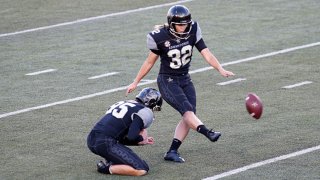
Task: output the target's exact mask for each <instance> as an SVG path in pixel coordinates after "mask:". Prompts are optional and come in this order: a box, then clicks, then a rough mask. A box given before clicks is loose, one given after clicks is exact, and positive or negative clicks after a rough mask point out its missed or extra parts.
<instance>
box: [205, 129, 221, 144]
mask: <svg viewBox="0 0 320 180" xmlns="http://www.w3.org/2000/svg"><path fill="white" fill-rule="evenodd" d="M220 136H221V133H220V132H214V131H212V129H211V130H210V131H208V133H207V136H206V137H207V138H208V139H209V140H210V141H212V142H215V141H218V139H219V138H220Z"/></svg>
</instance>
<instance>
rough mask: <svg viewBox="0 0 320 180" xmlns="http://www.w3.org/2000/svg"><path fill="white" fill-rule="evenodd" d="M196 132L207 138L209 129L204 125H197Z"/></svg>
mask: <svg viewBox="0 0 320 180" xmlns="http://www.w3.org/2000/svg"><path fill="white" fill-rule="evenodd" d="M197 131H198V132H199V133H201V134H203V135H205V136H207V134H208V132H209V129H208V128H207V127H206V126H205V125H203V124H202V125H199V126H198V127H197Z"/></svg>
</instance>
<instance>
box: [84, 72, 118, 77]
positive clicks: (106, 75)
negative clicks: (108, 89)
mask: <svg viewBox="0 0 320 180" xmlns="http://www.w3.org/2000/svg"><path fill="white" fill-rule="evenodd" d="M115 74H119V72H111V73H106V74H101V75H97V76H92V77H89V78H88V79H99V78H103V77H108V76H112V75H115Z"/></svg>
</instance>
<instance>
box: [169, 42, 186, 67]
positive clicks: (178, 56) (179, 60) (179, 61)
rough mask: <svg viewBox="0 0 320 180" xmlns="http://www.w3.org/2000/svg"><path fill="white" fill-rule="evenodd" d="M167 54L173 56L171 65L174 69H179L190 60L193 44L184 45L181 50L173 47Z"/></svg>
mask: <svg viewBox="0 0 320 180" xmlns="http://www.w3.org/2000/svg"><path fill="white" fill-rule="evenodd" d="M167 55H168V57H170V58H171V62H170V67H171V68H172V69H179V68H181V67H182V66H184V65H186V64H188V63H189V62H190V60H191V56H192V46H191V45H187V46H184V47H182V48H181V51H180V50H179V49H171V50H170V51H168V53H167Z"/></svg>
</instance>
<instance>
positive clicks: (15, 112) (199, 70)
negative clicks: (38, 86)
mask: <svg viewBox="0 0 320 180" xmlns="http://www.w3.org/2000/svg"><path fill="white" fill-rule="evenodd" d="M318 45H320V42H317V43H312V44H306V45H302V46H297V47H293V48H288V49H284V50H280V51H274V52H272V53H267V54H262V55H258V56H253V57H250V58H246V59H240V60H236V61H231V62H228V63H224V64H222V66H228V65H232V64H238V63H243V62H248V61H253V60H258V59H261V58H265V57H270V56H275V55H278V54H282V53H287V52H291V51H296V50H299V49H304V48H309V47H314V46H318ZM210 69H212V67H206V68H201V69H197V70H194V71H191V72H190V73H192V74H193V73H198V72H203V71H207V70H210ZM155 82H156V80H151V81H147V82H141V83H139V84H138V86H142V85H147V84H152V83H155ZM126 89H127V86H122V87H119V88H115V89H110V90H106V91H102V92H98V93H94V94H89V95H85V96H81V97H76V98H73V99H67V100H63V101H57V102H54V103H50V104H45V105H40V106H35V107H31V108H26V109H22V110H18V111H13V112H9V113H4V114H0V119H1V118H5V117H8V116H13V115H17V114H21V113H25V112H29V111H33V110H37V109H43V108H47V107H51V106H55V105H59V104H66V103H70V102H74V101H80V100H83V99H89V98H92V97H96V96H101V95H105V94H109V93H112V92H117V91H122V90H126Z"/></svg>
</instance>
